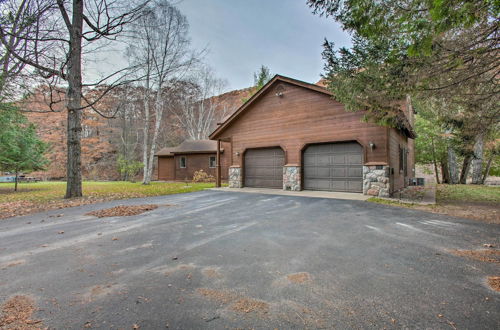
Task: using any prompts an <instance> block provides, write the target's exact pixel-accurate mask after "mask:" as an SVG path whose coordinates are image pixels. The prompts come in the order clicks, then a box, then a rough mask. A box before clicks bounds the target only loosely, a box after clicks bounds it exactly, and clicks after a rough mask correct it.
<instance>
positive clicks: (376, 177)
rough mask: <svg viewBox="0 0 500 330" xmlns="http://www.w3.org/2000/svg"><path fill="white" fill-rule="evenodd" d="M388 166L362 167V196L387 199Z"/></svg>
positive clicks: (388, 185) (388, 194)
mask: <svg viewBox="0 0 500 330" xmlns="http://www.w3.org/2000/svg"><path fill="white" fill-rule="evenodd" d="M389 187H390V182H389V166H382V168H381V169H380V168H377V166H373V165H372V166H363V194H364V195H371V196H377V197H389V196H390V193H389Z"/></svg>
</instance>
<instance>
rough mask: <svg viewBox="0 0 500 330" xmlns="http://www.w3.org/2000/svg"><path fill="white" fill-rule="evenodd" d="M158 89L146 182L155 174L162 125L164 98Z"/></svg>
mask: <svg viewBox="0 0 500 330" xmlns="http://www.w3.org/2000/svg"><path fill="white" fill-rule="evenodd" d="M161 87H162V86H160V90H158V92H157V94H156V100H155V126H154V130H153V137H152V138H151V148H150V150H149V159H148V166H147V175H145V176H144V184H149V183H150V182H151V177H152V175H153V164H154V157H155V152H156V141H157V140H158V133H159V132H160V126H161V120H162V117H163V102H162V100H161V98H162V95H161V93H162V91H161Z"/></svg>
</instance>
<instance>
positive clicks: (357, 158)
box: [347, 155, 363, 165]
mask: <svg viewBox="0 0 500 330" xmlns="http://www.w3.org/2000/svg"><path fill="white" fill-rule="evenodd" d="M362 161H363V157H362V156H361V155H347V164H353V165H356V164H361V162H362Z"/></svg>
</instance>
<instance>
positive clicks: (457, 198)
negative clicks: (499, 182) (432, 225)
mask: <svg viewBox="0 0 500 330" xmlns="http://www.w3.org/2000/svg"><path fill="white" fill-rule="evenodd" d="M436 200H437V203H438V204H440V203H446V202H493V203H500V187H493V186H481V185H463V184H456V185H448V184H440V185H438V189H437V195H436Z"/></svg>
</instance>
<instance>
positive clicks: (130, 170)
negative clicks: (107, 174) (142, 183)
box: [117, 155, 143, 182]
mask: <svg viewBox="0 0 500 330" xmlns="http://www.w3.org/2000/svg"><path fill="white" fill-rule="evenodd" d="M117 165H118V172H120V176H121V179H122V180H123V181H129V180H130V182H134V181H135V177H136V175H137V174H138V173H139V171H140V170H141V168H142V167H143V164H142V163H141V162H138V161H135V160H128V159H126V158H125V157H123V156H122V155H119V156H118V159H117Z"/></svg>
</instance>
